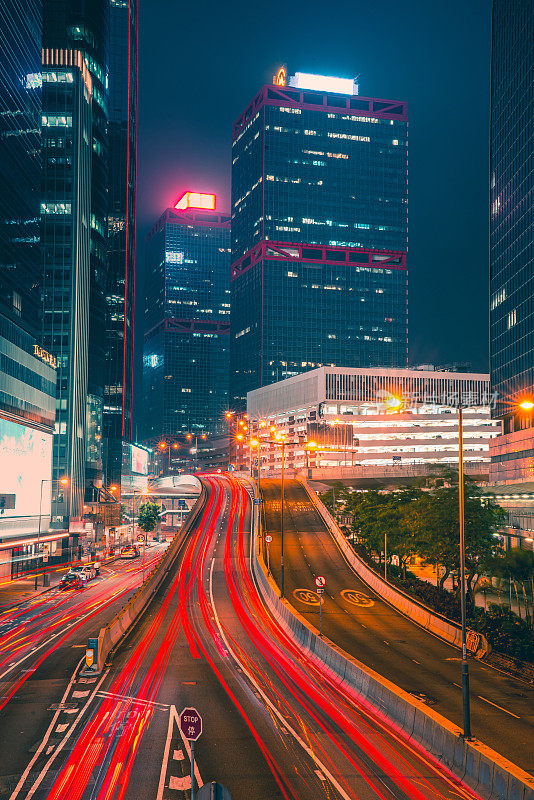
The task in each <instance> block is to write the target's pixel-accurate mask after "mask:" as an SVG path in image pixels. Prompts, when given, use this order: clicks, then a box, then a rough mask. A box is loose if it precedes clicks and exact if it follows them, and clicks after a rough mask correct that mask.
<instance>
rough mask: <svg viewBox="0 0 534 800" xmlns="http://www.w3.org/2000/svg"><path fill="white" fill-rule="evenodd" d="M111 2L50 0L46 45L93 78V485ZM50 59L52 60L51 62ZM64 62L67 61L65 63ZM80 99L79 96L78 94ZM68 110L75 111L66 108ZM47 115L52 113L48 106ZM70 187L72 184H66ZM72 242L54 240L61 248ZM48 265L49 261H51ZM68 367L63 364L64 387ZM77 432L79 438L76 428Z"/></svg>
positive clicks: (98, 421) (100, 377)
mask: <svg viewBox="0 0 534 800" xmlns="http://www.w3.org/2000/svg"><path fill="white" fill-rule="evenodd" d="M109 14H110V4H109V0H44V2H43V47H44V48H45V50H46V51H48V52H49V54H50V56H49V58H51V57H52V54H54V53H55V52H56V51H57V52H58V53H61V52H64V51H69V52H78V53H80V54H81V55H82V57H83V61H84V64H85V68H86V69H87V71H88V73H89V75H90V78H91V86H92V89H91V132H90V134H89V137H90V138H89V145H90V157H91V158H90V169H89V182H90V186H89V189H90V200H89V202H90V210H89V215H88V217H87V218H86V219H85V220H80V224H83V225H85V224H87V226H88V229H89V236H90V254H89V309H88V328H87V330H88V341H87V343H86V345H85V349H86V351H87V353H88V357H87V392H86V414H85V419H86V421H84V423H83V437H84V439H85V458H86V480H87V482H88V484H91V483H93V482H94V481H97V482H98V481H100V480H101V478H102V467H103V461H102V451H103V436H102V413H103V396H104V382H105V364H106V358H105V345H106V313H105V312H106V304H105V293H106V286H107V260H108V254H107V218H108V164H109V156H108V122H109V99H108V82H109V64H108V58H109V54H108V48H109ZM49 63H50V61H49ZM60 66H61V64H60ZM73 99H74V98H73ZM64 111H65V113H67V114H68V112H69V109H68V108H66V107H65V109H64ZM43 113H44V114H46V113H47V108H46V106H44V110H43ZM56 168H57V173H58V182H57V191H58V194H61V183H60V181H61V177H60V176H61V173H62V171H63V168H64V165H63V164H61V163H58V164H57V165H56ZM53 173H54V165H53V164H52V162H50V163H49V165H48V167H47V180H48V181H53V179H54V178H53ZM65 188H66V190H68V186H67V187H65ZM64 244H67V243H66V242H65V243H63V242H60V241H55V242H53V243H52V242H48V246H49V248H50V247H52V246H53V247H57V248H59V249H61V248H62V247H63V245H64ZM45 268H46V264H45ZM62 369H63V368H62V367H61V366H60V365H59V364H58V385H60V384H61V381H62V375H61V370H62ZM69 435H71V436H78V434H77V433H76V432H75V431H71V432H70V434H69Z"/></svg>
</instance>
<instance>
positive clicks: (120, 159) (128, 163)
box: [103, 0, 138, 486]
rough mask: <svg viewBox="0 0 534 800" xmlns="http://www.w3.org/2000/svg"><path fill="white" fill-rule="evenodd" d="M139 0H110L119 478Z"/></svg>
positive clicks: (110, 456)
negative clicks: (137, 0)
mask: <svg viewBox="0 0 534 800" xmlns="http://www.w3.org/2000/svg"><path fill="white" fill-rule="evenodd" d="M137 19H138V8H137V2H136V0H127V2H125V1H124V0H111V3H110V25H109V36H110V44H109V158H110V167H109V198H108V199H109V208H108V220H107V223H108V225H107V230H108V276H107V288H106V379H105V384H104V412H103V434H104V443H105V444H104V461H105V463H104V473H105V477H106V483H107V485H108V486H109V485H112V484H114V485H118V484H120V479H121V461H122V452H123V446H122V445H123V442H130V441H131V439H132V405H133V372H134V371H133V356H134V301H135V250H136V231H135V221H136V196H137V38H138V28H137Z"/></svg>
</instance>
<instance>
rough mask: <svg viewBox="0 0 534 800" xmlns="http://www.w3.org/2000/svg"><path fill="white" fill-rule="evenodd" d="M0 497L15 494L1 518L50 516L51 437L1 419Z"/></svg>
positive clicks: (6, 505)
mask: <svg viewBox="0 0 534 800" xmlns="http://www.w3.org/2000/svg"><path fill="white" fill-rule="evenodd" d="M0 464H1V465H2V468H1V470H0V494H3V495H15V499H14V503H12V502H10V503H6V504H5V505H4V509H3V514H2V516H1V519H6V518H8V517H29V516H37V515H38V514H39V499H40V495H41V481H45V482H44V483H43V484H42V491H43V494H42V507H41V512H42V514H43V516H47V515H49V514H50V494H51V492H50V490H51V483H50V478H51V471H52V435H51V434H49V433H45V432H43V431H39V430H36V429H34V428H31V427H29V426H27V425H19V424H18V423H17V422H12V421H11V420H7V419H2V418H0Z"/></svg>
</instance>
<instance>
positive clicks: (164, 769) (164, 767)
mask: <svg viewBox="0 0 534 800" xmlns="http://www.w3.org/2000/svg"><path fill="white" fill-rule="evenodd" d="M172 709H173V706H171V707H170V708H169V724H168V726H167V738H166V739H165V747H164V750H163V759H162V761H161V772H160V774H159V784H158V793H157V795H156V800H161V798H162V797H163V790H164V788H165V775H166V774H167V762H168V760H169V748H170V746H171V737H172V727H173V719H174V718H173V713H172Z"/></svg>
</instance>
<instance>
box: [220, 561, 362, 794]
mask: <svg viewBox="0 0 534 800" xmlns="http://www.w3.org/2000/svg"><path fill="white" fill-rule="evenodd" d="M210 602H211V607H212V608H213V613H214V614H215V622H216V624H217V627H218V628H219V632H220V634H221V638H222V639H223V640H224V641H225V642H226V649H227V650H228V653H229V654H230V655H231V656H232V658H233V660H234V662H235V663H236V665H238V667H237V668H238V670H239V671H240V672H242V673H243V674H244V675H246V676H247V678H248V680H249V681H250V683H251V684H252V685H253V686H255V687H256V689H257V691H258V692H259V694H260V695H261V696H262V698H263V702H264V703H265V704H266V705H268V706H269V708H270V709H271V711H272V712H273V714H274V715H275V716H276V717H277V718H278V721H279V722H280V723H281V725H282V728H284V727H285V728H287V729H288V731H289V733H291V735H292V736H293V738H294V739H295V741H296V742H298V744H300V746H301V747H302V749H303V750H304V752H305V753H307V754H308V756H309V757H310V758H311V760H312V761H313V763H314V764H316V765H317V766H318V767H319V769H320V770H321V772H323V774H325V775H327V776H328V779H329V780H330V782H331V783H332V785H333V786H335V788H336V789H337V791H338V792H339V794H340V795H341V797H342V798H343V800H351V798H350V797H349V795H348V794H347V793H346V792H345V791H344V789H343V787H342V786H341V785H340V784H339V783H338V781H337V780H336V779H335V778H334V776H333V775H332V773H331V772H330V770H329V769H328V768H327V767H326V766H325V765H324V764H323V762H322V761H321V760H320V758H318V757H317V755H316V754H315V753H314V752H313V750H312V749H311V747H309V746H308V745H307V744H306V742H305V741H304V740H303V739H302V737H301V736H299V734H298V733H297V732H296V730H295V729H294V728H293V727H292V726H291V725H290V724H289V723H288V721H287V720H286V719H285V718H284V717H283V715H282V713H281V712H280V711H279V710H278V708H276V706H274V705H273V703H272V702H271V701H270V699H269V698H268V697H267V695H266V694H265V692H264V691H263V689H262V688H261V686H260V685H259V684H258V683H257V682H256V681H255V679H254V678H253V677H252V675H251V674H250V672H249V671H248V670H247V669H246V667H245V666H243V665H241V666H239V664H241V662H240V661H238V658H237V656H236V654H235V653H234V651H233V650H232V647H231V646H230V644H229V642H228V640H227V639H226V636H225V635H224V631H223V628H222V625H221V623H220V620H219V615H218V614H217V609H216V607H215V602H214V599H213V564H212V567H211V569H210Z"/></svg>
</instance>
